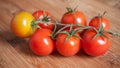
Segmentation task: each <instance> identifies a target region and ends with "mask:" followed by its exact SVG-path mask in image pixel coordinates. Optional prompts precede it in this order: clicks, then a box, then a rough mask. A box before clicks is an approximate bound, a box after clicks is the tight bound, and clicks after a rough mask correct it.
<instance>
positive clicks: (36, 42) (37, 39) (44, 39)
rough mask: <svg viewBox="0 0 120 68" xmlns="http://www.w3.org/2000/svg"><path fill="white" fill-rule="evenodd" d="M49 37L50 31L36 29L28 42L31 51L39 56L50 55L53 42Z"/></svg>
mask: <svg viewBox="0 0 120 68" xmlns="http://www.w3.org/2000/svg"><path fill="white" fill-rule="evenodd" d="M50 36H51V30H49V29H38V30H37V31H36V32H35V33H34V34H33V35H32V37H31V38H30V40H29V44H30V48H31V50H32V51H33V52H34V53H35V54H37V55H41V56H45V55H49V54H50V53H52V52H53V50H54V42H53V40H52V39H51V38H50Z"/></svg>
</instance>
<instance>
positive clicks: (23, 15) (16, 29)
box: [11, 12, 34, 38]
mask: <svg viewBox="0 0 120 68" xmlns="http://www.w3.org/2000/svg"><path fill="white" fill-rule="evenodd" d="M33 20H34V17H33V16H32V14H30V13H28V12H20V13H18V14H16V15H15V16H14V17H13V18H12V21H11V29H12V31H13V33H14V34H15V35H16V36H18V37H21V38H26V37H29V36H30V35H32V33H33V31H32V27H31V22H32V21H33Z"/></svg>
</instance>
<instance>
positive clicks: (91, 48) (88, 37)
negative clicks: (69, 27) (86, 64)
mask: <svg viewBox="0 0 120 68" xmlns="http://www.w3.org/2000/svg"><path fill="white" fill-rule="evenodd" d="M95 34H96V32H95V31H94V30H87V31H86V32H85V33H84V35H83V37H82V38H83V40H82V48H83V49H84V51H85V52H86V53H87V54H88V55H91V56H99V55H102V54H104V53H105V52H106V51H108V49H109V47H110V41H109V40H108V39H107V38H105V37H104V36H98V37H97V38H95V39H93V37H94V36H95Z"/></svg>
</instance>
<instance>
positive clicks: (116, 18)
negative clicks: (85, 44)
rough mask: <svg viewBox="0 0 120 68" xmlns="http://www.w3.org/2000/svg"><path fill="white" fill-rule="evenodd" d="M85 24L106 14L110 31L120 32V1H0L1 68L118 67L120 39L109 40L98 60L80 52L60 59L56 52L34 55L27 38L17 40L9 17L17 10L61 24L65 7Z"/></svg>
mask: <svg viewBox="0 0 120 68" xmlns="http://www.w3.org/2000/svg"><path fill="white" fill-rule="evenodd" d="M76 6H79V7H78V9H77V10H79V11H81V12H83V13H84V14H85V15H86V17H87V21H88V22H89V21H90V19H91V18H92V17H94V16H96V15H98V13H103V12H104V11H107V14H106V17H107V18H108V19H109V20H110V24H111V30H112V31H115V32H120V31H119V30H120V0H24V1H23V0H0V68H120V42H119V41H120V38H112V39H110V40H111V47H110V49H109V51H108V52H107V53H106V54H104V55H102V56H98V57H90V56H87V55H86V54H84V53H82V52H79V53H78V54H77V55H75V56H72V57H63V56H61V55H59V54H58V53H57V52H54V53H53V54H51V55H48V56H44V57H41V56H36V55H35V54H33V53H32V52H31V50H30V49H29V47H28V39H20V38H17V37H15V36H14V35H13V33H12V32H11V29H10V21H11V19H12V17H13V16H14V15H15V14H16V13H18V12H20V11H28V12H31V13H32V12H34V11H35V10H37V9H42V10H47V11H49V12H50V13H51V14H52V15H53V16H54V17H55V18H56V19H57V20H59V21H60V19H61V17H62V15H63V14H64V13H65V12H66V9H65V8H66V7H72V8H74V7H76Z"/></svg>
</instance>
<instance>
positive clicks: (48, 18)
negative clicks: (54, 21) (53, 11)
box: [42, 16, 50, 23]
mask: <svg viewBox="0 0 120 68" xmlns="http://www.w3.org/2000/svg"><path fill="white" fill-rule="evenodd" d="M42 21H43V22H45V23H46V22H49V21H50V17H49V16H44V18H43V19H42Z"/></svg>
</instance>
